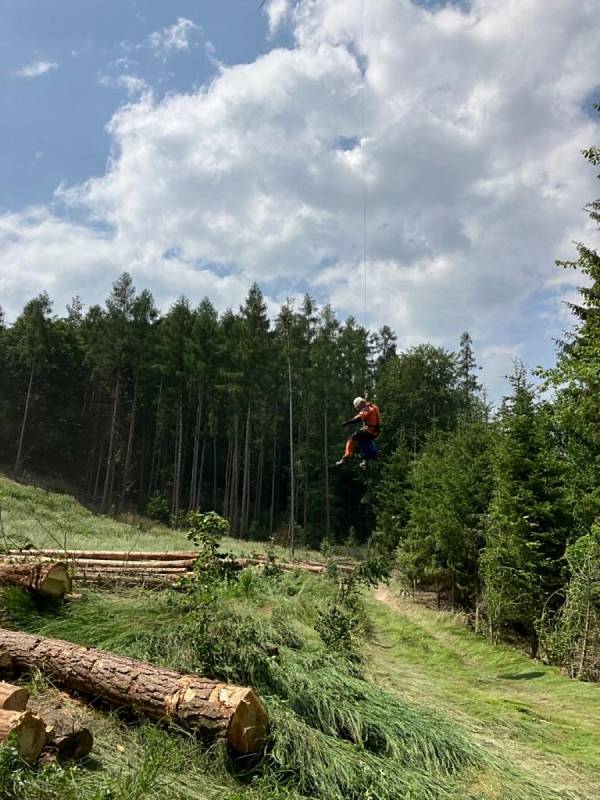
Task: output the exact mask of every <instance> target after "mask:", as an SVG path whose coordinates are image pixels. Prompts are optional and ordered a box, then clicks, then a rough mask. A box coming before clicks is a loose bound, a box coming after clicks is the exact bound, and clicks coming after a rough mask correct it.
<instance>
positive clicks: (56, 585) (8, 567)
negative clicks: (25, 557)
mask: <svg viewBox="0 0 600 800" xmlns="http://www.w3.org/2000/svg"><path fill="white" fill-rule="evenodd" d="M0 582H2V583H9V584H11V585H12V586H21V587H23V588H24V589H28V590H29V591H31V592H36V593H37V594H43V595H46V596H48V597H63V596H64V594H65V592H68V591H70V589H71V579H70V578H69V574H68V572H67V567H66V565H65V564H62V563H50V564H6V563H5V564H0Z"/></svg>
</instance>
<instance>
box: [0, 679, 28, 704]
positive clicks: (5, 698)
mask: <svg viewBox="0 0 600 800" xmlns="http://www.w3.org/2000/svg"><path fill="white" fill-rule="evenodd" d="M28 700H29V692H28V690H27V689H26V688H25V687H24V686H14V685H13V684H12V683H5V682H4V681H0V710H3V711H25V709H26V708H27V701H28Z"/></svg>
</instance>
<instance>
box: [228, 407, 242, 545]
mask: <svg viewBox="0 0 600 800" xmlns="http://www.w3.org/2000/svg"><path fill="white" fill-rule="evenodd" d="M230 506H231V511H230V514H231V530H232V532H233V534H234V536H237V535H238V534H239V532H240V417H239V414H238V412H237V411H236V413H235V424H234V439H233V459H232V463H231V501H230Z"/></svg>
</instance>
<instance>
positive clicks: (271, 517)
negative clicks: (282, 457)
mask: <svg viewBox="0 0 600 800" xmlns="http://www.w3.org/2000/svg"><path fill="white" fill-rule="evenodd" d="M278 410H279V408H278V405H277V404H276V405H275V417H274V419H275V424H274V425H273V456H272V459H271V461H272V465H273V467H272V472H271V505H270V508H269V536H272V535H273V527H274V523H275V478H276V475H277V428H278V421H279V418H278V416H277V412H278Z"/></svg>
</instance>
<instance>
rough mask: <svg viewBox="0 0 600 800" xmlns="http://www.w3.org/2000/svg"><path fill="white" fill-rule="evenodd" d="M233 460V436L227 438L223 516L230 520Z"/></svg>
mask: <svg viewBox="0 0 600 800" xmlns="http://www.w3.org/2000/svg"><path fill="white" fill-rule="evenodd" d="M232 460H233V446H232V444H231V434H229V435H228V436H227V457H226V459H225V489H224V490H223V516H224V517H225V518H226V519H229V520H230V513H229V509H230V500H231V464H232Z"/></svg>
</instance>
